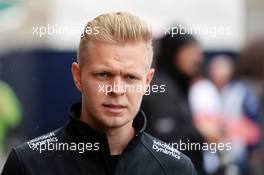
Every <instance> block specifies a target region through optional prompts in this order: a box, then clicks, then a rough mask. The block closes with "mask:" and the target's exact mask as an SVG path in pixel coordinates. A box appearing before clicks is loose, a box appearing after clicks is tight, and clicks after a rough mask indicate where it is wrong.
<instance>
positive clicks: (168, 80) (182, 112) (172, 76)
mask: <svg viewBox="0 0 264 175" xmlns="http://www.w3.org/2000/svg"><path fill="white" fill-rule="evenodd" d="M172 30H175V31H172ZM176 30H178V31H179V28H173V29H171V31H170V32H169V33H167V34H166V35H165V36H164V37H162V38H161V39H160V43H159V44H160V52H159V54H158V57H157V60H156V62H157V65H156V67H157V69H156V71H157V72H156V76H155V77H154V79H153V82H152V85H158V86H161V85H165V92H164V93H151V94H150V95H145V97H144V98H143V103H142V108H143V110H144V111H145V112H146V114H147V115H148V116H149V120H148V122H149V125H148V128H147V130H148V132H150V133H151V134H153V135H154V136H156V137H159V138H161V139H162V140H164V141H166V142H168V143H179V142H180V141H182V142H185V143H202V142H203V138H202V136H201V134H200V133H199V132H198V130H197V129H196V128H195V127H194V126H193V124H192V114H191V111H190V106H189V103H188V91H189V87H190V85H191V82H192V80H193V79H194V77H196V75H197V74H198V72H199V69H200V66H201V63H202V50H201V48H200V46H199V44H198V42H197V40H196V39H195V38H194V36H192V35H190V34H180V33H179V32H178V33H177V32H176ZM172 32H174V35H173V36H172V35H171V34H170V33H172ZM175 33H177V34H176V35H175ZM181 151H183V152H184V153H185V154H187V155H188V156H189V157H190V158H191V160H192V161H193V163H194V165H195V167H196V170H197V173H198V174H200V175H203V174H205V171H204V168H203V157H202V150H196V151H195V150H181Z"/></svg>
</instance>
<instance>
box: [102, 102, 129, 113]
mask: <svg viewBox="0 0 264 175" xmlns="http://www.w3.org/2000/svg"><path fill="white" fill-rule="evenodd" d="M103 107H104V108H105V109H106V110H107V111H108V112H111V113H116V114H117V113H121V112H122V111H123V110H125V109H126V108H127V106H125V105H122V104H113V103H103Z"/></svg>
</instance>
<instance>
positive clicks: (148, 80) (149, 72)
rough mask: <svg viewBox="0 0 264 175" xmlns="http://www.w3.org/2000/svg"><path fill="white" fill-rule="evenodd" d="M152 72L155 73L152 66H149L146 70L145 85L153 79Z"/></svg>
mask: <svg viewBox="0 0 264 175" xmlns="http://www.w3.org/2000/svg"><path fill="white" fill-rule="evenodd" d="M154 73H155V69H154V68H151V69H149V70H148V73H147V79H146V85H149V84H150V82H151V80H152V79H153V76H154Z"/></svg>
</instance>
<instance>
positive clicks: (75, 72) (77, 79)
mask: <svg viewBox="0 0 264 175" xmlns="http://www.w3.org/2000/svg"><path fill="white" fill-rule="evenodd" d="M71 72H72V77H73V80H74V84H75V86H76V88H77V89H78V90H79V91H80V92H82V83H81V70H80V65H79V64H78V63H77V62H73V63H72V66H71Z"/></svg>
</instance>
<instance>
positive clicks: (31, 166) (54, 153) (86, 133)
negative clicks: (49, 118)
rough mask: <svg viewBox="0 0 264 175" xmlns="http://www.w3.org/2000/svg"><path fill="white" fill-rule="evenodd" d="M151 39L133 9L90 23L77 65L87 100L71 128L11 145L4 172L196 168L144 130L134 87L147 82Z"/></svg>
mask: <svg viewBox="0 0 264 175" xmlns="http://www.w3.org/2000/svg"><path fill="white" fill-rule="evenodd" d="M151 45H152V43H151V32H150V30H149V29H148V27H147V25H146V24H145V23H144V22H142V21H141V20H140V19H139V18H138V17H136V16H134V15H132V14H129V13H126V12H118V13H108V14H103V15H100V16H98V17H96V18H95V19H93V20H92V21H90V22H88V24H87V26H86V28H85V30H84V35H83V37H82V38H81V41H80V46H79V50H78V57H77V58H78V60H77V61H78V62H74V63H73V64H72V75H73V79H74V82H75V85H76V87H77V89H78V90H79V91H80V92H81V93H82V103H79V104H74V105H73V106H72V107H71V110H70V117H71V118H70V121H69V122H68V124H67V125H66V126H63V127H61V128H59V129H58V130H56V131H53V132H51V133H49V134H46V135H44V136H41V137H39V138H36V139H33V140H31V141H29V142H27V143H25V144H23V145H20V146H18V147H16V148H14V149H13V150H12V152H11V153H10V156H9V158H8V160H7V162H6V164H5V167H4V170H3V175H9V174H10V175H11V174H12V175H16V174H20V175H23V174H26V175H31V174H38V175H39V174H48V175H52V174H56V175H58V174H63V175H67V174H69V175H70V174H71V175H72V174H79V175H81V174H99V175H105V174H107V175H109V174H122V175H127V174H128V175H129V174H133V175H136V174H140V175H141V174H145V175H150V174H151V175H155V174H158V175H162V174H177V175H181V174H182V175H183V174H184V175H193V174H196V173H195V169H194V167H193V165H192V163H191V161H190V159H189V158H187V157H186V156H185V155H183V154H181V153H180V152H179V151H178V150H176V149H173V148H171V147H170V146H169V145H167V144H165V143H163V142H162V141H160V140H158V139H155V138H154V137H152V136H150V135H148V134H147V133H145V132H144V129H145V127H146V117H145V114H144V113H143V111H141V110H140V109H139V108H140V103H141V100H142V97H143V95H144V92H145V91H144V90H142V91H139V90H136V91H135V90H133V88H130V87H135V86H137V87H145V86H147V85H149V84H150V81H151V79H152V77H153V74H154V69H152V68H151V62H152V55H153V54H152V52H153V50H152V46H151ZM116 87H118V88H116ZM120 87H125V88H120ZM126 87H129V89H127V88H126ZM84 146H85V149H84Z"/></svg>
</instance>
